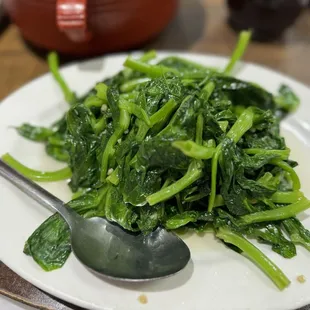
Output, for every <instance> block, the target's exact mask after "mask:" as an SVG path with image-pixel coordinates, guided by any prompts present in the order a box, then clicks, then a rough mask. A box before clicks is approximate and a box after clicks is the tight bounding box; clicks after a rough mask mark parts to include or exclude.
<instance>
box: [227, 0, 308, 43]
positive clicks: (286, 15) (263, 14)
mask: <svg viewBox="0 0 310 310" xmlns="http://www.w3.org/2000/svg"><path fill="white" fill-rule="evenodd" d="M227 3H228V10H229V17H228V22H229V24H230V26H231V27H232V28H233V29H234V30H236V31H240V30H243V29H252V30H253V40H257V41H272V40H276V39H278V38H280V37H281V35H282V34H283V33H284V31H285V30H286V29H287V28H289V27H290V26H292V25H293V24H294V23H295V21H296V20H297V18H298V16H299V15H300V13H301V12H302V10H303V9H304V8H306V7H307V6H308V4H309V0H227Z"/></svg>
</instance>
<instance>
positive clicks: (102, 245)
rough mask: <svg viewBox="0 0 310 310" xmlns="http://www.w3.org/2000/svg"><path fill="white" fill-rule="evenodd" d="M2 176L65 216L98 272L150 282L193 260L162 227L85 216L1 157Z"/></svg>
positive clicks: (80, 253)
mask: <svg viewBox="0 0 310 310" xmlns="http://www.w3.org/2000/svg"><path fill="white" fill-rule="evenodd" d="M0 175H1V176H2V177H4V178H5V179H7V180H8V181H10V182H11V183H12V184H14V185H15V186H16V187H18V188H19V189H20V190H22V191H23V192H24V193H26V194H27V195H28V196H30V197H31V198H33V199H34V200H36V201H37V202H39V203H40V204H41V205H43V206H46V207H49V208H52V209H54V210H56V211H57V212H58V213H59V214H60V215H61V216H62V217H63V218H64V220H65V221H66V222H67V223H68V225H69V227H70V231H71V246H72V250H73V253H74V254H75V256H76V257H77V259H78V260H79V261H80V262H81V263H82V264H84V265H85V266H86V267H88V268H89V269H91V270H93V271H95V272H96V273H99V274H101V275H103V276H105V277H108V278H110V279H114V280H122V281H132V282H137V281H150V280H155V279H160V278H164V277H167V276H171V275H173V274H175V273H177V272H178V271H180V270H182V269H183V268H184V267H185V266H186V265H187V263H188V261H189V260H190V251H189V249H188V247H187V245H186V244H185V243H184V242H183V241H182V240H181V239H180V238H179V237H177V236H176V235H175V234H173V233H171V232H168V231H166V230H165V229H163V228H161V227H158V228H157V229H156V230H155V231H153V232H151V233H149V234H147V235H143V234H141V233H140V234H137V233H132V232H129V231H127V230H124V229H123V228H122V227H120V226H119V225H117V224H116V223H111V222H109V221H108V220H106V219H104V218H100V217H93V218H90V219H85V218H83V217H81V216H80V215H78V214H77V213H76V212H75V211H74V210H73V209H71V208H69V207H67V206H66V204H65V203H63V202H62V201H61V200H59V199H58V198H57V197H55V196H53V195H52V194H51V193H49V192H47V191H46V190H45V189H43V188H42V187H40V186H39V185H37V184H36V183H34V182H32V181H30V180H28V179H27V178H25V177H24V176H22V175H21V174H19V173H18V172H17V171H16V170H14V169H12V168H11V167H10V166H8V165H7V164H6V163H5V162H3V161H2V160H1V159H0Z"/></svg>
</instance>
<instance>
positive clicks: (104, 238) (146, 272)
mask: <svg viewBox="0 0 310 310" xmlns="http://www.w3.org/2000/svg"><path fill="white" fill-rule="evenodd" d="M71 229H72V237H71V243H72V250H73V252H74V253H75V255H76V257H77V258H78V259H79V260H80V261H81V262H82V263H83V264H84V265H86V266H88V267H89V268H91V269H92V270H94V271H96V272H97V273H100V274H103V275H104V276H106V277H108V278H112V279H119V280H122V281H135V282H138V281H148V280H154V279H159V278H163V277H167V276H169V275H172V274H175V273H177V272H178V271H180V270H181V269H183V268H184V267H185V266H186V264H187V262H188V261H189V259H190V252H189V250H188V248H187V246H186V245H185V243H184V242H183V241H181V240H180V239H179V238H177V237H176V236H175V235H174V234H173V233H170V232H167V231H166V230H165V229H163V228H160V227H159V228H157V229H156V230H155V231H153V232H151V233H150V234H148V235H145V236H144V235H143V234H135V233H130V232H127V231H125V230H124V229H122V228H121V227H120V226H118V225H115V224H112V223H110V222H109V221H107V220H106V219H104V218H99V217H95V218H91V219H88V220H84V219H82V221H81V222H80V223H78V225H76V226H72V228H71ZM180 241H181V242H180ZM172 249H173V250H172ZM89 253H92V255H89Z"/></svg>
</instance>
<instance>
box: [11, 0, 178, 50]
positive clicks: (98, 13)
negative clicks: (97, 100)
mask: <svg viewBox="0 0 310 310" xmlns="http://www.w3.org/2000/svg"><path fill="white" fill-rule="evenodd" d="M5 6H6V10H7V11H8V13H9V15H10V17H11V19H12V20H13V22H14V23H15V24H16V25H17V26H18V27H19V29H20V31H21V33H22V35H23V36H24V37H25V39H26V40H28V41H30V42H31V43H33V44H34V45H36V46H38V47H41V48H44V49H48V50H56V51H58V52H60V53H63V54H70V55H76V56H89V55H96V54H101V53H103V52H111V51H117V50H123V49H128V48H132V47H135V46H137V45H138V44H141V43H143V42H144V41H146V40H148V39H150V38H152V37H153V36H155V35H156V34H158V33H159V32H160V31H161V30H162V29H163V28H164V27H165V26H166V25H167V23H168V22H169V21H170V19H171V18H172V17H173V15H174V12H175V10H176V8H177V0H5Z"/></svg>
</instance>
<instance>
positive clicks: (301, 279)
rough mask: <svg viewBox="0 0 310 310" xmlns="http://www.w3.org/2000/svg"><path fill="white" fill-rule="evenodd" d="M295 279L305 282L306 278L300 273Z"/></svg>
mask: <svg viewBox="0 0 310 310" xmlns="http://www.w3.org/2000/svg"><path fill="white" fill-rule="evenodd" d="M297 281H298V282H299V283H305V282H306V278H305V276H303V275H300V276H298V277H297Z"/></svg>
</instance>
